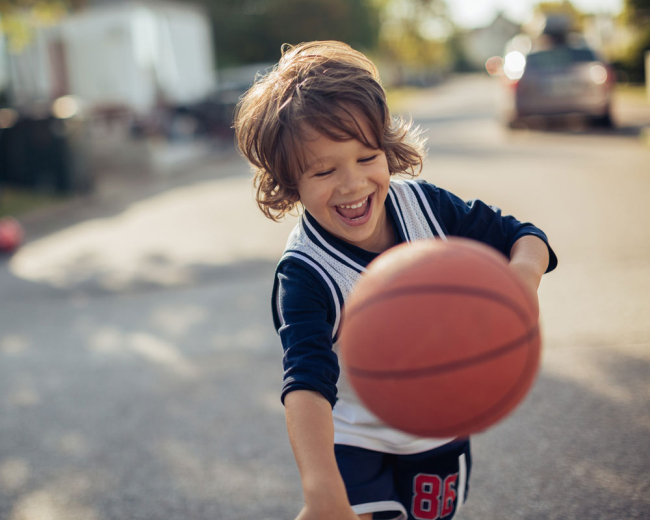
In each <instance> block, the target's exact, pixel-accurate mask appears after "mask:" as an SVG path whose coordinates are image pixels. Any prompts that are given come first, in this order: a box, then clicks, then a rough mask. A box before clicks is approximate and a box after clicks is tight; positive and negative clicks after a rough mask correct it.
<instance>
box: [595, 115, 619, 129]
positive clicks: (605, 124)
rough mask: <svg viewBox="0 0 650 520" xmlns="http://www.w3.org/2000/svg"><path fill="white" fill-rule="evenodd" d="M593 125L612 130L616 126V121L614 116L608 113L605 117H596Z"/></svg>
mask: <svg viewBox="0 0 650 520" xmlns="http://www.w3.org/2000/svg"><path fill="white" fill-rule="evenodd" d="M592 122H593V125H594V126H597V127H598V128H612V127H613V126H614V121H613V120H612V115H611V114H610V113H609V112H607V113H606V114H605V115H604V116H597V117H594V118H593V120H592Z"/></svg>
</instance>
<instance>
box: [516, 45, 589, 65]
mask: <svg viewBox="0 0 650 520" xmlns="http://www.w3.org/2000/svg"><path fill="white" fill-rule="evenodd" d="M590 61H598V58H597V57H596V55H595V54H594V52H593V51H592V50H590V49H572V48H570V47H562V48H558V49H551V50H548V51H540V52H534V53H532V54H529V55H528V56H527V57H526V68H532V69H555V68H559V67H566V66H567V65H571V64H572V63H581V62H590Z"/></svg>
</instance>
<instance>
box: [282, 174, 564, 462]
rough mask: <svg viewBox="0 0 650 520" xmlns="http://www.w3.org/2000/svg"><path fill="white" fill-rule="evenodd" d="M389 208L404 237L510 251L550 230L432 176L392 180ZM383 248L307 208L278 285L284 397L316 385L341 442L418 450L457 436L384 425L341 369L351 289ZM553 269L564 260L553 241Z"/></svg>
mask: <svg viewBox="0 0 650 520" xmlns="http://www.w3.org/2000/svg"><path fill="white" fill-rule="evenodd" d="M385 204H386V209H387V213H388V216H389V221H390V222H391V225H392V226H393V229H394V231H395V238H396V242H397V243H402V242H410V241H413V240H419V239H424V238H437V239H443V240H446V237H447V236H459V237H466V238H471V239H474V240H478V241H481V242H483V243H485V244H488V245H490V246H492V247H493V248H495V249H497V250H498V251H500V252H501V253H503V254H504V255H505V256H507V257H509V254H510V249H511V248H512V245H513V244H514V243H515V242H516V241H517V240H518V239H519V238H521V237H523V236H525V235H534V236H537V237H539V238H540V239H541V240H543V241H544V242H545V243H546V244H547V245H548V240H547V237H546V235H545V234H544V233H543V232H542V231H541V230H540V229H538V228H537V227H535V226H534V225H533V224H530V223H524V222H520V221H518V220H517V219H516V218H514V217H512V216H504V215H503V214H502V213H501V210H499V209H498V208H495V207H493V206H489V205H487V204H485V203H484V202H482V201H480V200H472V201H469V202H465V201H463V200H462V199H460V198H458V197H457V196H455V195H453V194H452V193H450V192H448V191H446V190H443V189H441V188H438V187H436V186H434V185H432V184H430V183H427V182H425V181H391V186H390V189H389V194H388V197H387V198H386V203H385ZM376 256H377V254H375V253H371V252H369V251H365V250H363V249H360V248H358V247H356V246H354V245H351V244H349V243H347V242H345V241H343V240H341V239H339V238H337V237H335V236H333V235H331V234H330V233H329V232H327V231H326V230H325V229H324V228H323V227H322V226H320V225H319V224H318V222H317V221H316V220H315V219H314V218H313V217H312V216H311V215H310V214H309V213H305V214H303V215H302V217H301V218H300V221H299V223H298V225H297V226H296V228H295V229H294V231H293V232H292V234H291V237H290V238H289V241H288V243H287V248H286V249H285V253H284V255H283V257H282V259H281V260H280V263H279V264H278V267H277V270H276V276H275V283H274V288H273V317H274V322H275V326H276V329H277V331H278V333H279V334H280V338H281V340H282V345H283V348H284V358H283V365H284V383H283V389H282V399H283V400H284V397H285V396H286V395H287V394H288V393H289V392H292V391H294V390H312V391H316V392H319V393H320V394H322V395H323V396H324V397H325V398H326V399H327V400H328V401H329V402H330V404H331V405H332V407H333V415H334V423H335V442H337V443H341V444H349V445H354V446H360V447H363V448H367V449H373V450H377V451H385V452H390V453H417V452H421V451H425V450H428V449H433V448H436V447H437V446H440V445H442V444H444V443H445V442H449V441H450V440H451V439H438V440H435V441H432V440H424V439H418V438H415V437H413V436H408V435H407V434H404V433H401V432H396V431H394V430H392V429H390V428H389V427H388V426H386V425H383V424H381V421H379V420H378V419H377V418H376V417H374V415H373V414H372V413H370V412H369V411H368V410H366V409H365V408H364V407H363V405H362V404H361V403H360V402H359V401H358V400H357V399H356V397H355V395H354V392H353V391H352V389H351V388H350V387H349V385H348V383H347V381H346V380H345V378H344V377H343V374H342V373H341V371H340V369H339V363H338V356H337V350H338V349H337V340H338V327H339V324H340V318H341V311H342V309H343V306H344V304H345V299H346V298H347V295H348V294H349V293H350V292H351V290H352V287H353V286H354V284H355V283H356V280H357V279H358V277H359V276H360V274H361V273H362V272H363V271H364V270H365V268H366V266H367V265H368V263H370V262H371V261H372V260H373V259H374V258H375V257H376ZM549 256H550V261H549V265H548V268H547V272H549V271H551V270H553V269H554V268H555V266H556V265H557V258H556V256H555V253H554V252H553V251H552V249H551V248H550V246H549Z"/></svg>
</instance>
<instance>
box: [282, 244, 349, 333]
mask: <svg viewBox="0 0 650 520" xmlns="http://www.w3.org/2000/svg"><path fill="white" fill-rule="evenodd" d="M288 256H293V257H295V258H298V259H300V260H302V261H303V262H305V263H306V264H308V265H310V266H312V267H313V268H314V269H316V271H317V272H318V274H320V275H321V276H322V277H323V280H325V283H327V286H328V287H329V289H330V291H331V292H332V299H333V300H334V308H335V309H336V318H335V320H334V327H333V329H332V337H333V338H334V337H336V332H337V331H338V328H339V323H340V322H341V302H340V301H339V298H338V295H337V294H336V289H335V288H334V284H333V283H332V280H330V278H329V276H327V274H325V271H323V269H322V268H321V266H319V265H318V264H317V263H316V262H314V261H313V260H312V259H311V258H309V257H308V256H305V255H302V254H300V253H294V252H293V251H289V252H287V253H285V254H284V256H283V258H285V257H288ZM278 314H280V308H279V306H278ZM280 320H281V321H282V322H283V323H284V319H283V318H282V316H280Z"/></svg>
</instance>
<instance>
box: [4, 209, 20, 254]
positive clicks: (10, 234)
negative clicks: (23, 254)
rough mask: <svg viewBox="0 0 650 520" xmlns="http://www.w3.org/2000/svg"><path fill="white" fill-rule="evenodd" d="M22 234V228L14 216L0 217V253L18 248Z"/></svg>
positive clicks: (10, 251)
mask: <svg viewBox="0 0 650 520" xmlns="http://www.w3.org/2000/svg"><path fill="white" fill-rule="evenodd" d="M23 236H24V233H23V228H22V226H21V225H20V224H19V223H18V221H17V220H16V219H15V218H13V217H4V218H0V253H12V252H13V251H15V250H16V249H18V247H19V246H20V244H21V243H22V241H23Z"/></svg>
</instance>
